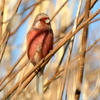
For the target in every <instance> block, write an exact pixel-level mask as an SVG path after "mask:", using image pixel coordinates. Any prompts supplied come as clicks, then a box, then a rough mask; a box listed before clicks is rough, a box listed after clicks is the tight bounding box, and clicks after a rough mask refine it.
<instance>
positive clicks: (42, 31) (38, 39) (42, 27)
mask: <svg viewBox="0 0 100 100" xmlns="http://www.w3.org/2000/svg"><path fill="white" fill-rule="evenodd" d="M52 49H53V31H52V28H51V24H50V19H49V17H48V15H47V14H44V13H41V14H38V15H37V16H36V18H35V20H34V23H33V25H32V27H31V29H30V30H29V32H28V34H27V55H28V58H29V60H30V61H31V63H32V64H33V65H36V64H37V63H38V62H39V61H40V60H41V59H42V58H44V57H45V56H46V55H47V54H48V53H49V52H50V50H52ZM42 74H43V69H41V70H40V72H39V73H38V79H37V80H38V81H37V82H39V83H38V84H40V83H41V84H40V85H38V86H37V92H38V93H39V94H42V92H43V86H42V87H41V85H43V83H42V82H40V81H41V78H40V77H41V76H42ZM39 78H40V79H39Z"/></svg>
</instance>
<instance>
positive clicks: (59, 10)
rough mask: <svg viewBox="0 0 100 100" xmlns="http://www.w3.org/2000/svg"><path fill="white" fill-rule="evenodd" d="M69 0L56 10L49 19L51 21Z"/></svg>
mask: <svg viewBox="0 0 100 100" xmlns="http://www.w3.org/2000/svg"><path fill="white" fill-rule="evenodd" d="M68 1H69V0H66V1H65V2H64V3H63V4H62V6H61V7H60V8H59V9H58V11H57V12H56V13H55V14H54V15H53V17H52V18H51V21H52V20H53V19H54V18H55V16H56V15H57V14H58V13H59V11H60V10H61V9H62V8H63V7H64V6H65V4H66V3H67V2H68Z"/></svg>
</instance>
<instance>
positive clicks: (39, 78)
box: [36, 71, 44, 100]
mask: <svg viewBox="0 0 100 100" xmlns="http://www.w3.org/2000/svg"><path fill="white" fill-rule="evenodd" d="M36 89H37V93H38V94H39V96H40V98H41V100H44V96H43V71H40V72H38V74H37V76H36Z"/></svg>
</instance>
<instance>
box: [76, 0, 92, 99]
mask: <svg viewBox="0 0 100 100" xmlns="http://www.w3.org/2000/svg"><path fill="white" fill-rule="evenodd" d="M90 4H91V0H87V1H86V7H85V8H86V9H85V20H87V19H88V18H89V13H90V11H89V9H90ZM87 36H88V23H87V24H86V25H85V26H84V29H83V34H82V43H81V47H80V54H81V57H80V62H79V63H80V64H79V70H78V77H77V84H82V80H83V72H84V63H85V59H84V58H85V50H86V43H87ZM79 88H80V89H81V86H79ZM80 93H81V91H80V90H76V93H75V100H79V98H80Z"/></svg>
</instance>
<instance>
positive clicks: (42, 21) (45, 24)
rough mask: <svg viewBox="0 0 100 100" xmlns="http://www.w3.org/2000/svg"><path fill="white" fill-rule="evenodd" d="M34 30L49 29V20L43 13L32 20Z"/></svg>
mask: <svg viewBox="0 0 100 100" xmlns="http://www.w3.org/2000/svg"><path fill="white" fill-rule="evenodd" d="M33 25H34V28H39V29H44V28H51V24H50V18H49V17H48V15H47V14H45V13H40V14H38V15H37V16H36V18H35V20H34V24H33Z"/></svg>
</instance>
